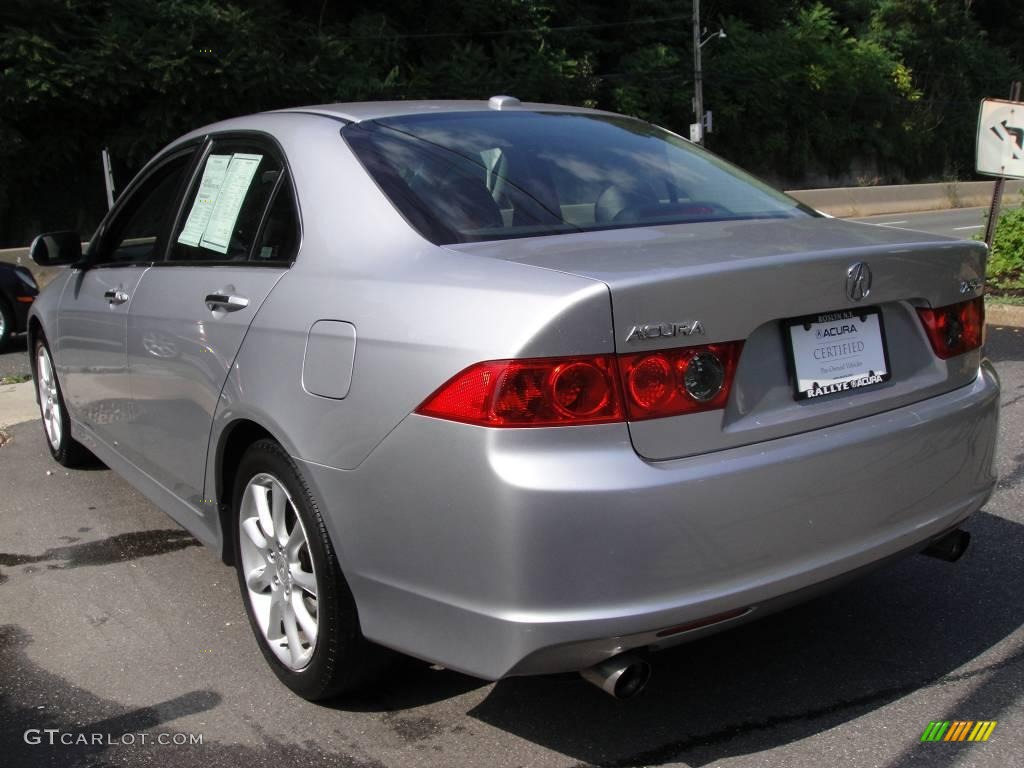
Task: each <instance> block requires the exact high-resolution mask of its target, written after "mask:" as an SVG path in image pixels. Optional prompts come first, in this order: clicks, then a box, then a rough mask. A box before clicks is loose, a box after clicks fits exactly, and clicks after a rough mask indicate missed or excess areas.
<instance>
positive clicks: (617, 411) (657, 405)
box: [416, 342, 743, 427]
mask: <svg viewBox="0 0 1024 768" xmlns="http://www.w3.org/2000/svg"><path fill="white" fill-rule="evenodd" d="M742 346H743V343H742V342H729V343H725V344H708V345H706V346H701V347H687V348H685V349H674V350H663V351H660V352H651V353H644V354H634V355H622V356H619V357H617V358H616V357H615V356H613V355H590V356H585V357H551V358H538V359H533V360H491V361H488V362H484V363H477V364H476V365H471V366H470V367H469V368H467V369H465V370H464V371H462V372H461V373H458V374H456V375H455V376H453V377H452V378H451V379H449V380H448V382H447V383H445V384H444V385H443V386H442V387H441V388H440V389H438V390H437V391H436V392H435V393H434V394H432V395H431V396H430V397H428V398H427V399H426V401H424V403H423V404H422V405H421V406H420V407H419V408H417V409H416V413H419V414H422V415H424V416H435V417H437V418H440V419H448V420H450V421H462V422H465V423H467V424H477V425H479V426H484V427H553V426H569V425H577V424H607V423H610V422H616V421H624V420H626V418H627V415H628V418H629V419H630V420H633V421H635V420H640V419H654V418H658V417H662V416H677V415H680V414H684V413H696V412H698V411H710V410H716V409H719V408H724V407H725V404H726V402H727V401H728V399H729V389H730V387H731V385H732V379H733V375H734V374H735V372H736V363H737V361H738V360H739V353H740V349H741V348H742ZM623 393H624V395H625V396H624V397H623Z"/></svg>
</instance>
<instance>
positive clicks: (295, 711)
mask: <svg viewBox="0 0 1024 768" xmlns="http://www.w3.org/2000/svg"><path fill="white" fill-rule="evenodd" d="M989 352H990V355H991V356H992V358H993V359H994V360H995V362H996V365H997V367H998V369H999V371H1000V374H1001V376H1002V380H1003V387H1004V390H1003V392H1004V394H1003V407H1004V411H1003V422H1002V429H1001V441H1000V451H999V464H1000V471H1001V474H1002V477H1003V480H1002V481H1001V483H1000V486H999V489H998V490H997V492H996V494H995V495H994V496H993V498H992V500H991V501H990V503H989V504H988V505H987V506H986V508H985V510H984V511H982V512H980V513H979V514H977V515H975V516H974V517H973V518H972V519H971V520H970V521H969V522H968V524H967V525H966V528H967V529H968V530H969V531H970V532H971V535H972V536H973V544H972V546H971V549H970V550H969V551H968V553H967V555H966V556H965V557H964V558H963V560H961V561H960V562H959V563H956V564H949V563H944V562H940V561H937V560H932V559H928V558H924V557H920V556H915V557H912V558H910V559H908V560H905V561H902V562H899V563H897V564H895V565H892V566H889V567H887V568H886V569H885V570H882V571H879V572H875V573H873V574H871V575H869V576H867V577H866V578H864V579H863V580H861V581H859V582H856V583H855V584H852V585H850V586H848V587H846V588H844V589H842V590H840V591H838V592H836V593H834V594H832V595H829V596H826V597H823V598H820V599H818V600H816V601H814V602H811V603H807V604H805V605H802V606H800V607H797V608H794V609H792V610H789V611H787V612H785V613H782V614H779V615H776V616H772V617H769V618H767V619H765V620H762V621H760V622H756V623H754V624H750V625H748V626H745V627H741V628H738V629H735V630H733V631H731V632H728V633H725V634H722V635H719V636H718V637H715V638H710V639H707V640H703V641H700V642H697V643H694V644H692V645H689V646H684V647H681V648H678V649H675V650H673V651H669V652H665V653H662V654H659V655H657V656H655V657H654V659H653V661H654V677H653V680H652V682H651V684H650V686H649V688H648V690H647V691H645V692H644V693H643V694H642V695H641V696H640V697H638V698H637V699H635V700H633V701H631V702H625V703H624V702H617V701H614V700H612V699H610V698H608V697H607V696H605V695H603V694H602V693H600V692H599V691H597V690H596V689H595V688H593V687H591V686H590V685H589V684H587V683H585V682H583V681H582V680H580V679H579V678H578V677H576V676H574V675H564V676H556V677H545V678H532V679H512V680H506V681H503V682H500V683H498V684H486V683H483V682H481V681H478V680H474V679H472V678H469V677H466V676H463V675H459V674H456V673H454V672H450V671H445V670H439V669H432V668H431V667H429V666H427V665H425V664H422V663H418V662H410V663H409V664H408V665H407V666H406V667H404V668H402V669H401V670H400V673H399V674H396V675H395V676H394V677H393V678H392V679H391V680H389V681H387V682H386V683H384V684H381V685H379V686H378V687H376V688H375V689H373V690H372V691H371V692H369V693H368V694H366V695H364V696H361V697H358V698H350V699H345V700H340V701H336V702H331V703H329V704H327V705H314V704H310V703H307V702H304V701H301V700H298V699H296V698H294V697H293V696H291V695H290V694H289V693H287V692H286V690H285V689H284V688H283V687H282V686H281V685H280V684H279V683H278V682H277V680H276V678H274V676H273V675H272V673H271V672H270V670H269V669H268V667H267V666H266V664H265V663H264V661H263V659H262V657H261V656H260V654H259V652H258V650H257V647H256V645H255V641H254V640H253V638H252V636H251V634H250V630H249V627H248V625H247V622H246V617H245V614H244V612H243V609H242V604H241V599H240V596H239V593H238V588H237V583H236V581H235V576H234V573H233V571H231V570H230V569H228V568H227V567H225V566H223V565H222V564H220V563H219V562H218V560H217V558H216V557H215V556H214V555H213V554H212V553H211V552H209V551H207V550H205V549H203V548H201V547H200V546H198V545H197V544H196V542H195V541H194V540H193V539H192V538H191V537H189V536H188V535H187V534H185V533H184V532H183V531H181V530H180V529H178V528H177V527H176V526H175V525H174V524H173V523H172V522H171V521H170V519H169V518H167V517H165V516H164V515H163V514H162V513H161V512H159V511H158V510H156V509H155V508H154V507H153V506H152V505H150V504H149V503H148V502H147V501H146V500H145V499H143V498H142V497H141V496H140V495H139V494H138V493H136V492H135V491H134V490H132V489H131V488H130V487H129V486H128V485H127V484H125V483H124V482H123V481H122V480H121V479H120V478H118V477H117V476H116V475H114V474H113V473H112V472H110V471H108V470H106V469H105V468H102V467H96V468H93V469H90V470H80V471H66V470H64V469H62V468H60V467H58V466H57V465H56V464H54V463H53V462H52V461H51V460H50V458H49V455H48V453H47V449H46V446H45V443H44V441H43V437H42V430H41V428H40V426H39V424H38V423H36V422H28V423H24V424H21V425H18V426H15V427H14V428H13V429H12V435H13V439H12V441H11V442H10V443H8V444H7V445H6V446H4V447H3V448H0V489H2V491H0V493H2V495H0V550H2V552H0V746H2V748H3V753H2V754H3V756H2V757H0V764H3V765H4V766H6V767H8V768H20V766H32V768H41V767H42V766H72V767H80V768H85V766H94V765H97V766H99V765H102V766H134V765H143V764H146V765H150V764H152V765H161V766H172V767H174V766H209V767H210V768H215V767H217V766H244V767H245V768H258V767H259V766H275V768H280V767H281V766H292V765H337V766H345V767H348V768H379V767H380V766H435V765H440V766H445V767H446V768H462V767H464V766H465V767H466V768H476V767H477V766H487V768H504V767H506V766H508V767H509V768H512V767H513V766H532V767H535V768H570V766H581V765H601V766H639V765H660V764H674V765H683V766H721V767H722V768H726V767H728V768H734V767H742V768H747V767H748V766H749V767H750V768H763V767H764V766H786V768H820V766H822V765H843V766H887V767H892V768H906V767H907V766H937V767H938V768H952V766H954V765H955V766H979V767H980V766H993V767H994V766H999V767H1000V768H1003V767H1004V766H1014V765H1016V766H1021V765H1024V629H1022V624H1024V601H1022V600H1021V584H1022V579H1024V330H1018V329H1010V328H994V329H992V330H991V332H990V337H989ZM937 719H939V720H945V719H969V720H980V719H985V720H997V721H998V722H999V725H998V726H997V728H996V730H995V731H994V733H993V735H992V738H991V740H990V741H989V742H987V743H985V744H969V743H964V744H942V743H940V744H921V743H920V742H919V737H920V734H921V732H922V731H923V730H924V728H925V727H926V726H927V725H928V723H929V722H930V721H931V720H937ZM27 729H39V731H40V733H39V734H36V735H37V736H38V738H39V739H40V740H42V742H43V743H41V744H28V743H26V740H25V733H26V730H27ZM42 729H58V732H57V733H56V735H55V736H54V738H55V739H57V740H58V741H57V744H56V745H54V746H49V745H48V744H47V743H46V741H45V739H46V738H48V736H47V734H46V733H45V732H44V731H43V730H42ZM33 733H35V732H33ZM33 733H30V734H29V738H30V739H32V738H33ZM94 733H98V734H106V735H105V736H102V737H101V738H102V739H104V740H105V742H110V741H111V740H113V742H114V743H113V744H112V745H111V744H110V743H101V744H72V745H68V746H62V745H60V743H59V739H60V738H61V737H62V736H61V734H67V736H66V737H65V738H70V739H72V740H74V739H78V738H80V734H87V735H86V736H85V739H86V741H88V740H89V739H91V738H92V737H91V736H90V735H89V734H94ZM141 733H145V734H147V735H148V736H149V737H150V738H157V734H160V733H164V734H176V733H184V734H190V735H192V737H196V736H197V735H201V737H202V739H203V744H202V745H192V746H174V745H166V746H161V745H153V744H149V745H142V744H141V743H140V742H139V738H140V737H139V736H138V734H141ZM111 734H112V735H111ZM122 734H130V735H131V738H132V739H133V740H135V743H134V744H125V743H121V742H123V740H124V739H125V738H127V737H124V736H122Z"/></svg>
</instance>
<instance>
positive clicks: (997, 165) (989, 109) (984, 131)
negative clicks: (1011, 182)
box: [977, 81, 1024, 248]
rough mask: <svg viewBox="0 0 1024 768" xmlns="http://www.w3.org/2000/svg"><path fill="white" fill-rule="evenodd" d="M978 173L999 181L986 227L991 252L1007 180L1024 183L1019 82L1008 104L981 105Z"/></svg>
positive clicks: (993, 101)
mask: <svg viewBox="0 0 1024 768" xmlns="http://www.w3.org/2000/svg"><path fill="white" fill-rule="evenodd" d="M977 171H978V173H980V174H983V175H985V176H995V177H996V183H995V187H994V188H993V190H992V205H991V206H989V210H988V223H987V224H986V225H985V244H986V245H988V247H989V248H991V247H992V238H993V237H995V233H996V223H997V222H998V220H999V209H1000V208H1001V207H1002V202H1003V185H1004V183H1005V181H1006V178H1007V177H1009V178H1016V179H1024V103H1022V102H1021V100H1020V81H1017V82H1015V83H1014V84H1013V86H1012V87H1011V88H1010V98H1009V100H1004V99H985V100H983V101H982V102H981V112H980V113H979V115H978V145H977Z"/></svg>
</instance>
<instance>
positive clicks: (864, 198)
mask: <svg viewBox="0 0 1024 768" xmlns="http://www.w3.org/2000/svg"><path fill="white" fill-rule="evenodd" d="M994 184H995V182H994V181H951V182H943V183H941V184H897V185H893V186H887V187H837V188H834V189H798V190H793V191H791V192H788V193H787V194H790V195H792V196H793V197H795V198H796V199H797V200H799V201H800V202H802V203H804V204H806V205H809V206H811V208H816V209H817V210H819V211H823V212H825V213H829V214H832V215H833V216H840V217H847V216H875V215H878V214H883V213H913V212H915V211H936V210H943V209H946V208H973V207H976V206H988V205H989V203H991V202H992V187H993V185H994ZM1022 186H1024V182H1021V181H1008V182H1006V188H1005V189H1004V190H1003V203H1004V206H1006V205H1010V204H1011V203H1017V202H1019V201H1020V192H1021V188H1022Z"/></svg>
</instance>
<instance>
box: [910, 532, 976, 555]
mask: <svg viewBox="0 0 1024 768" xmlns="http://www.w3.org/2000/svg"><path fill="white" fill-rule="evenodd" d="M970 543H971V534H969V533H968V532H967V531H963V530H961V529H959V528H954V529H953V530H952V531H950V532H949V533H947V534H945V535H944V536H942V537H940V538H938V539H936V540H935V541H933V542H932V543H931V544H929V545H928V546H927V547H926V548H925V549H924V550H922V552H921V554H923V555H928V557H937V558H938V559H939V560H945V561H946V562H947V563H955V562H956V561H957V560H959V559H960V558H961V557H963V554H964V552H966V551H967V545H968V544H970Z"/></svg>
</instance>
